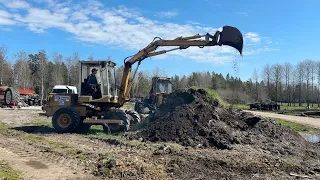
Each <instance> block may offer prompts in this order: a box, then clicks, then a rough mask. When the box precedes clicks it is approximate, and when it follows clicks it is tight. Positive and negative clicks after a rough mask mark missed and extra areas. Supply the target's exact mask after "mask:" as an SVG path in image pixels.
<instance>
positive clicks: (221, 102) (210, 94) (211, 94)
mask: <svg viewBox="0 0 320 180" xmlns="http://www.w3.org/2000/svg"><path fill="white" fill-rule="evenodd" d="M191 88H192V89H195V90H198V89H204V90H205V91H207V93H208V94H209V97H211V98H215V99H217V100H218V102H219V104H220V105H221V106H222V107H227V104H226V103H225V102H224V101H223V100H222V99H221V97H220V96H219V94H218V93H217V92H216V91H214V90H212V89H210V88H198V87H196V86H192V87H191Z"/></svg>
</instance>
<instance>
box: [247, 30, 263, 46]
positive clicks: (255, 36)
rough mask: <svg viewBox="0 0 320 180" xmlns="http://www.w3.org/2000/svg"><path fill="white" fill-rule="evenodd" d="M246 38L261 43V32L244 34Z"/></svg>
mask: <svg viewBox="0 0 320 180" xmlns="http://www.w3.org/2000/svg"><path fill="white" fill-rule="evenodd" d="M244 38H245V39H246V40H248V42H252V43H259V42H260V40H261V37H260V36H259V34H258V33H254V32H248V33H246V34H245V35H244Z"/></svg>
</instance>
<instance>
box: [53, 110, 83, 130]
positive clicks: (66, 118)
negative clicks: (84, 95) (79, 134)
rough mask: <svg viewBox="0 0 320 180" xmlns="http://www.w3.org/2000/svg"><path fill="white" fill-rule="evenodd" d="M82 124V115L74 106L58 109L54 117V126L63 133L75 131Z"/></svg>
mask: <svg viewBox="0 0 320 180" xmlns="http://www.w3.org/2000/svg"><path fill="white" fill-rule="evenodd" d="M80 125H81V120H80V115H79V113H78V112H77V111H75V110H74V109H72V108H61V109H58V110H57V111H56V112H55V113H54V114H53V117H52V126H53V127H54V129H55V130H57V131H58V132H61V133H73V132H76V131H77V130H78V128H79V127H80Z"/></svg>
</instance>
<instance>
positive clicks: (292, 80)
mask: <svg viewBox="0 0 320 180" xmlns="http://www.w3.org/2000/svg"><path fill="white" fill-rule="evenodd" d="M292 69H293V70H292V71H291V73H290V75H291V87H292V88H291V89H292V92H291V93H290V94H291V98H290V102H291V103H293V106H295V105H296V103H295V101H296V99H295V85H296V82H295V81H296V74H297V70H296V69H294V68H292Z"/></svg>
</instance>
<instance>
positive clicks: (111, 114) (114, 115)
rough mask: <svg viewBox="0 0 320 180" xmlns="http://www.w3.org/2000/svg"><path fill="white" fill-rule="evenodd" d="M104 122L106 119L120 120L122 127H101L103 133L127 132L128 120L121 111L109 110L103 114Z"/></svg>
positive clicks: (110, 125) (111, 125)
mask: <svg viewBox="0 0 320 180" xmlns="http://www.w3.org/2000/svg"><path fill="white" fill-rule="evenodd" d="M103 119H106V121H108V119H120V120H122V122H123V125H115V124H108V127H106V126H103V129H104V130H105V132H107V133H109V130H110V132H111V133H116V132H121V131H128V130H129V128H130V118H129V116H128V114H127V113H126V112H125V111H122V110H110V111H108V112H106V113H105V115H104V118H103Z"/></svg>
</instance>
